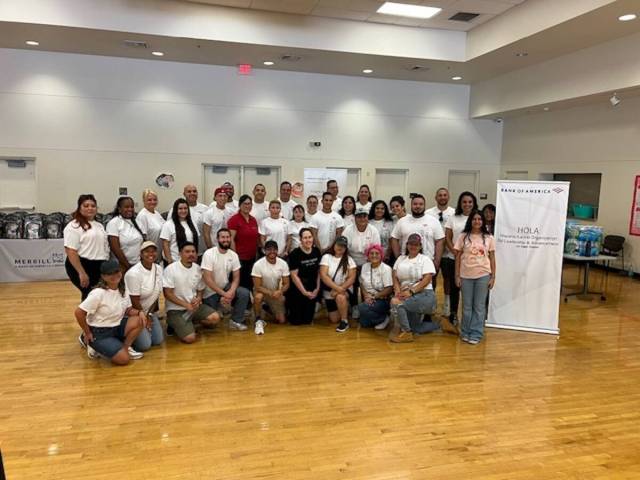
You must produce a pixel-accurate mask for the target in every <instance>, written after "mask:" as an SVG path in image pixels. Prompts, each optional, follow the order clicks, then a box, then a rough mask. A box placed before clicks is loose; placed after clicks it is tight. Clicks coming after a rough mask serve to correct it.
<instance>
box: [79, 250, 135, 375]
mask: <svg viewBox="0 0 640 480" xmlns="http://www.w3.org/2000/svg"><path fill="white" fill-rule="evenodd" d="M100 275H101V278H100V281H99V282H98V285H97V286H96V288H94V289H93V290H91V292H90V293H89V296H88V297H87V298H86V299H85V300H84V301H83V302H82V303H81V304H80V305H79V306H78V308H76V311H75V316H76V320H77V321H78V324H79V325H80V328H82V331H83V332H84V339H85V341H86V343H87V355H88V356H89V358H98V357H101V356H102V357H105V358H108V359H109V360H111V363H113V364H114V365H127V364H128V363H129V361H130V360H136V359H138V358H142V353H140V352H137V351H135V350H134V349H133V348H131V344H132V343H133V341H134V340H135V339H136V337H137V336H138V335H139V334H140V332H141V331H142V329H143V328H144V325H145V323H146V318H145V314H144V312H141V311H139V310H137V309H135V308H133V307H132V306H131V302H130V300H129V296H128V295H125V288H124V284H123V283H122V272H121V271H120V265H119V264H118V262H116V261H107V262H104V263H103V264H102V265H101V266H100Z"/></svg>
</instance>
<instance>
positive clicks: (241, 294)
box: [203, 285, 250, 323]
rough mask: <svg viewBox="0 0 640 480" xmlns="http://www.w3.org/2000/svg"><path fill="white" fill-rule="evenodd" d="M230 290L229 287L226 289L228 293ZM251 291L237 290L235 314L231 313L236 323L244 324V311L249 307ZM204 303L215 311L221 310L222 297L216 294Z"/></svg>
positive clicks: (234, 304)
mask: <svg viewBox="0 0 640 480" xmlns="http://www.w3.org/2000/svg"><path fill="white" fill-rule="evenodd" d="M227 290H229V285H227V287H226V288H225V289H224V291H225V292H226V291H227ZM249 299H250V297H249V290H247V289H246V288H244V287H238V288H237V289H236V296H235V298H234V299H233V302H232V305H233V312H232V313H231V319H232V320H233V321H234V322H236V323H244V311H245V310H246V309H247V306H248V305H249ZM203 301H204V303H206V304H207V305H209V306H210V307H211V308H213V309H214V310H216V311H218V310H220V295H218V294H217V293H214V294H213V295H211V296H209V297H207V298H205V299H204V300H203Z"/></svg>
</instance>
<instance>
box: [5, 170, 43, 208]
mask: <svg viewBox="0 0 640 480" xmlns="http://www.w3.org/2000/svg"><path fill="white" fill-rule="evenodd" d="M35 206H36V162H35V160H34V159H22V158H0V209H6V210H33V209H34V208H35Z"/></svg>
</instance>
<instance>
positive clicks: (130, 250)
mask: <svg viewBox="0 0 640 480" xmlns="http://www.w3.org/2000/svg"><path fill="white" fill-rule="evenodd" d="M112 215H113V218H112V219H111V220H109V223H107V228H106V230H107V235H108V237H109V247H111V259H112V260H117V261H118V262H119V263H120V268H122V272H123V273H124V272H126V271H127V270H129V269H130V268H131V266H132V265H135V264H136V263H138V262H139V261H140V245H142V242H144V240H145V237H144V234H143V233H142V230H141V229H140V227H139V226H138V223H137V222H136V218H135V217H136V212H135V210H134V206H133V198H131V197H120V198H118V201H117V202H116V206H115V208H114V209H113V213H112Z"/></svg>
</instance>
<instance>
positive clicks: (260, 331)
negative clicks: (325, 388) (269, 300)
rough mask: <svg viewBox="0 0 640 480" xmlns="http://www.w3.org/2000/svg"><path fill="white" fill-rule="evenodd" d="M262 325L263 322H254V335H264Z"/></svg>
mask: <svg viewBox="0 0 640 480" xmlns="http://www.w3.org/2000/svg"><path fill="white" fill-rule="evenodd" d="M264 324H265V321H264V320H256V326H255V329H254V332H255V333H256V335H264Z"/></svg>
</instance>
